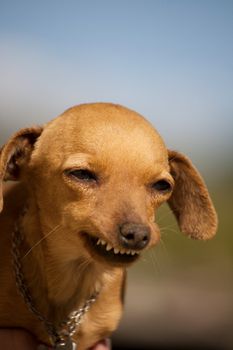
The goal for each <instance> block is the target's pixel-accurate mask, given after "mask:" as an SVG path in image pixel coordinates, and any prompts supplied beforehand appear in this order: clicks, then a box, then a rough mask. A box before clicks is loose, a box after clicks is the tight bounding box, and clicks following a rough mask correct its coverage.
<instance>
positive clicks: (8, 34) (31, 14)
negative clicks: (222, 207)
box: [0, 0, 233, 171]
mask: <svg viewBox="0 0 233 350" xmlns="http://www.w3.org/2000/svg"><path fill="white" fill-rule="evenodd" d="M0 77H1V78H0V121H1V128H2V130H3V131H4V133H5V135H6V137H7V136H8V135H9V134H10V133H11V132H12V131H15V130H16V129H17V128H19V127H22V126H25V125H30V124H34V123H37V124H39V123H43V122H46V121H47V120H49V119H51V118H52V117H54V116H56V115H57V114H59V113H61V112H62V111H63V110H64V109H66V108H67V107H70V106H71V105H74V104H79V103H82V102H88V101H111V102H117V103H121V104H123V105H126V106H128V107H130V108H133V109H135V110H137V111H138V112H140V113H141V114H143V115H145V116H146V117H147V118H148V119H149V120H150V121H151V122H152V123H153V124H154V125H155V126H156V127H157V129H158V130H159V131H160V133H161V134H162V136H163V137H164V138H165V140H166V142H167V144H168V146H169V147H172V148H176V149H179V150H181V151H183V152H184V153H187V154H188V155H190V156H191V157H192V158H194V161H196V163H199V162H200V164H201V166H203V168H204V171H205V165H206V164H207V165H208V167H209V169H210V170H211V171H214V170H215V169H214V167H215V166H216V155H217V156H218V157H219V159H220V163H221V162H224V161H225V158H227V157H228V159H229V155H231V153H232V146H233V141H232V139H233V137H232V136H233V135H232V134H233V133H232V131H233V1H226V0H219V1H216V0H162V1H159V0H154V1H152V0H140V1H139V0H125V1H122V0H118V1H116V0H115V1H112V0H108V1H105V0H92V1H91V0H87V1H84V0H83V1H79V0H76V1H69V0H67V1H65V0H63V1H62V0H56V1H55V0H50V1H49V0H47V1H44V0H42V1H32V0H31V1H25V0H21V1H14V0H12V1H11V0H7V1H6V0H0ZM206 159H208V162H207V161H206Z"/></svg>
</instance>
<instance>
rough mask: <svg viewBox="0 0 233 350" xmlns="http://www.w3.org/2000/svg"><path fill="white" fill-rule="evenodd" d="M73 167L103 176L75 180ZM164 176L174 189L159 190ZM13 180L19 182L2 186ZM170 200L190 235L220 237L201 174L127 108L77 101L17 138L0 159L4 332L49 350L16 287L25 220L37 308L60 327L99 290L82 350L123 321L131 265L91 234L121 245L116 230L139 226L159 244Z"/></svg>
mask: <svg viewBox="0 0 233 350" xmlns="http://www.w3.org/2000/svg"><path fill="white" fill-rule="evenodd" d="M75 169H76V170H77V169H88V170H89V171H91V172H92V173H94V174H96V176H97V178H95V179H86V178H84V179H80V178H75V176H73V175H72V170H75ZM160 179H164V180H165V181H166V182H168V183H169V184H170V187H171V191H159V190H157V189H156V186H153V184H154V183H156V182H157V181H158V180H160ZM7 180H13V181H16V182H15V183H12V182H10V183H9V184H4V186H3V181H7ZM3 198H4V204H3ZM165 201H168V203H169V205H170V207H171V209H172V210H173V212H174V214H175V216H176V218H177V220H178V223H179V226H180V229H181V231H183V232H184V233H185V234H186V235H188V236H190V237H192V238H196V239H209V238H211V237H212V236H213V235H214V234H215V232H216V226H217V218H216V213H215V210H214V207H213V205H212V203H211V200H210V197H209V194H208V191H207V189H206V186H205V184H204V182H203V180H202V178H201V176H200V175H199V173H198V172H197V170H196V169H195V168H194V167H193V165H192V163H191V162H190V160H189V159H188V158H186V157H185V156H183V155H182V154H180V153H178V152H175V151H167V149H166V147H165V145H164V142H163V141H162V139H161V137H160V136H159V134H158V133H157V131H156V130H155V129H154V128H153V127H152V126H151V125H150V124H149V123H148V122H147V121H146V120H145V119H144V118H143V117H141V116H140V115H138V114H137V113H135V112H133V111H131V110H129V109H126V108H124V107H122V106H119V105H113V104H105V103H96V104H86V105H80V106H76V107H73V108H71V109H69V110H67V111H66V112H65V113H64V114H62V115H61V116H59V117H58V118H56V119H54V120H53V121H51V122H50V123H48V124H46V125H45V126H44V127H33V128H27V129H22V130H20V131H19V132H17V133H16V134H15V135H14V136H13V137H12V138H11V139H10V140H9V141H8V142H7V143H6V144H5V146H4V147H3V148H2V149H1V153H0V210H2V212H1V216H0V227H1V234H0V249H1V252H0V286H1V287H0V326H1V327H21V328H25V329H27V330H29V331H30V332H32V333H33V334H35V336H36V337H37V338H38V340H39V341H41V342H44V343H46V344H50V341H49V339H48V336H47V334H46V332H45V331H44V327H43V325H42V324H41V322H40V321H38V320H37V318H36V317H35V316H34V315H33V314H32V313H31V312H30V311H28V308H27V306H26V305H25V302H24V300H23V299H22V297H21V296H20V295H19V293H18V290H17V288H16V283H15V276H14V273H13V268H12V256H11V246H12V242H11V234H12V231H13V229H14V225H15V223H16V222H19V225H20V230H21V234H22V235H23V238H24V241H23V245H22V247H20V254H21V257H22V259H21V261H22V264H23V271H24V275H25V278H26V281H27V284H28V286H29V288H30V292H31V295H32V298H33V300H34V302H35V304H36V307H37V308H38V309H39V310H40V311H41V312H42V314H43V315H45V316H46V317H47V318H48V319H50V320H52V321H53V322H54V324H55V325H56V324H58V323H59V321H61V320H63V319H65V318H66V316H67V315H68V314H69V313H70V312H71V311H72V310H74V309H77V308H79V307H80V306H81V305H82V304H83V302H84V301H85V300H86V299H88V298H89V297H90V295H91V294H92V293H93V292H94V290H100V294H99V297H98V299H97V301H96V303H95V304H93V305H92V307H91V309H90V311H89V312H88V314H87V315H86V316H85V318H84V321H83V323H82V325H81V328H80V330H79V331H78V334H77V339H78V342H79V349H80V350H84V349H87V348H89V347H90V346H92V345H93V344H94V343H95V342H96V341H98V340H100V339H101V338H103V337H106V336H109V335H110V334H111V332H112V331H113V330H114V329H115V328H116V327H117V324H118V322H119V319H120V317H121V313H122V293H123V292H122V290H123V285H124V279H125V269H126V267H127V266H128V265H129V264H128V263H127V261H125V262H121V261H117V260H114V258H113V259H112V260H111V259H105V257H104V256H101V254H97V252H96V251H95V249H92V247H91V246H90V244H89V243H88V240H87V239H86V238H87V237H86V234H88V235H91V236H92V237H98V238H101V239H103V240H105V241H106V242H109V243H111V245H112V246H113V247H117V248H119V249H120V248H122V247H121V243H120V241H119V227H121V225H123V224H125V223H128V224H133V225H136V227H137V225H138V226H140V225H141V226H142V227H146V228H147V231H148V232H149V233H150V234H149V237H150V240H149V243H148V244H147V247H146V248H148V247H150V246H152V245H154V244H156V243H157V242H158V241H159V237H160V234H159V228H158V226H157V224H156V223H155V220H154V216H155V211H156V209H157V208H158V207H159V205H161V204H162V203H163V202H165ZM25 207H26V213H25V215H24V216H23V217H21V216H20V215H21V213H22V211H23V210H24V209H25ZM141 226H140V227H141ZM126 260H127V259H126ZM131 260H132V259H131ZM131 260H130V259H129V261H131Z"/></svg>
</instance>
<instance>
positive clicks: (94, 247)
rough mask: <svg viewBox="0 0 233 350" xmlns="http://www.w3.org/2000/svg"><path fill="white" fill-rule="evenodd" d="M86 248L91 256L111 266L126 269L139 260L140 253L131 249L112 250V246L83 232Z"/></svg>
mask: <svg viewBox="0 0 233 350" xmlns="http://www.w3.org/2000/svg"><path fill="white" fill-rule="evenodd" d="M81 235H82V238H83V239H84V244H85V248H86V249H87V251H88V252H89V254H90V255H91V256H92V257H93V258H94V259H96V260H97V261H99V262H100V263H104V264H107V265H111V266H116V267H126V266H127V265H130V264H132V263H133V262H135V261H136V260H137V259H138V258H139V253H138V252H136V251H133V250H129V249H123V248H122V249H119V248H114V247H111V248H110V244H108V243H107V242H105V241H103V240H101V239H99V238H98V237H94V236H92V235H90V234H88V233H86V232H82V234H81Z"/></svg>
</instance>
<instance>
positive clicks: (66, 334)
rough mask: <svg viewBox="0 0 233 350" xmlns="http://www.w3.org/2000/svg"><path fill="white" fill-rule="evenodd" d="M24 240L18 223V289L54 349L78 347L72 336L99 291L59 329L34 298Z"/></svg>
mask: <svg viewBox="0 0 233 350" xmlns="http://www.w3.org/2000/svg"><path fill="white" fill-rule="evenodd" d="M22 241H23V238H22V236H21V232H20V229H19V227H18V225H17V224H16V225H15V228H14V230H13V232H12V257H13V267H14V272H15V278H16V285H17V287H18V290H19V292H20V294H21V295H22V297H23V299H24V301H25V303H26V305H27V306H28V308H29V310H30V311H31V312H32V313H33V314H34V315H35V316H36V317H37V318H38V319H39V320H40V321H41V322H42V323H43V324H44V327H45V329H46V331H47V333H48V334H49V336H50V337H51V340H52V342H53V344H54V349H57V350H58V349H63V350H69V349H70V350H72V349H75V348H76V347H75V344H74V343H73V342H72V336H73V335H74V333H75V332H76V330H77V327H78V326H79V325H80V324H81V322H82V319H83V316H84V315H85V314H86V313H87V311H88V310H89V309H90V307H91V305H92V304H93V303H94V302H95V301H96V299H97V297H98V294H99V292H95V293H94V294H93V295H92V296H91V297H90V298H89V299H87V300H86V302H85V303H84V305H83V306H82V307H81V308H80V309H78V310H76V311H73V312H71V313H70V315H69V316H68V317H67V319H66V320H64V321H62V322H61V323H60V325H59V327H58V329H57V328H56V327H55V326H54V325H53V323H52V322H51V321H49V320H47V319H46V318H45V317H44V316H43V315H42V313H41V312H40V311H39V310H38V309H37V308H36V306H35V305H34V302H33V300H32V297H31V294H30V292H29V289H28V287H27V283H26V281H25V277H24V274H23V270H22V263H21V256H20V251H19V247H20V245H21V243H22Z"/></svg>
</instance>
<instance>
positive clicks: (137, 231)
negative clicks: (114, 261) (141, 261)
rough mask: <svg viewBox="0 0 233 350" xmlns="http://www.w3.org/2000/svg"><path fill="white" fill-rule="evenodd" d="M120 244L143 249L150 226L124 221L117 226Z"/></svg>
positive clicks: (148, 239) (148, 238)
mask: <svg viewBox="0 0 233 350" xmlns="http://www.w3.org/2000/svg"><path fill="white" fill-rule="evenodd" d="M119 240H120V244H121V245H122V246H123V247H125V248H128V249H143V248H145V247H146V246H147V244H148V243H149V241H150V228H149V227H148V226H146V225H143V224H134V223H125V224H123V225H121V226H120V228H119Z"/></svg>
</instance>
